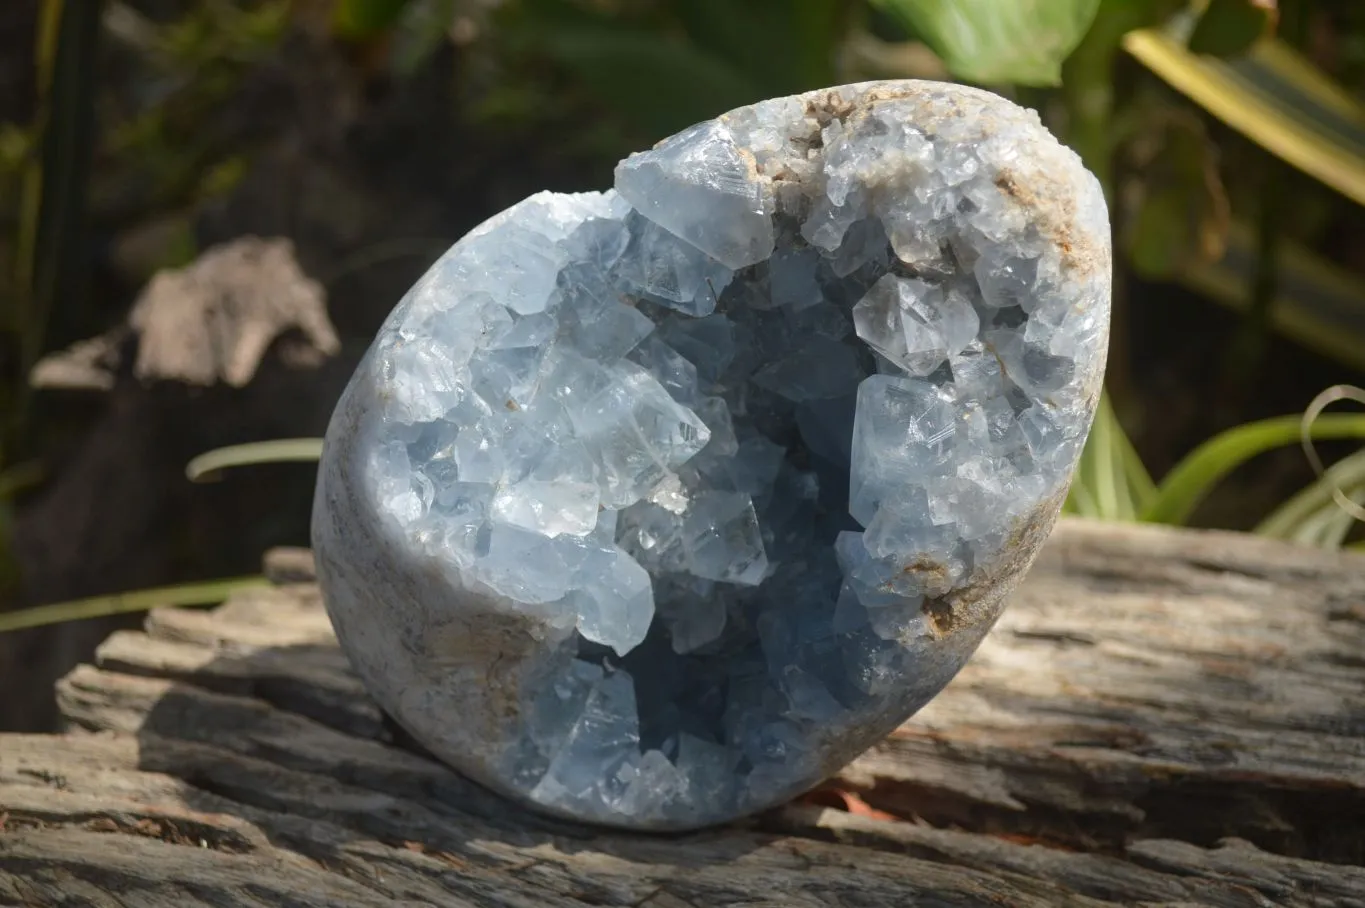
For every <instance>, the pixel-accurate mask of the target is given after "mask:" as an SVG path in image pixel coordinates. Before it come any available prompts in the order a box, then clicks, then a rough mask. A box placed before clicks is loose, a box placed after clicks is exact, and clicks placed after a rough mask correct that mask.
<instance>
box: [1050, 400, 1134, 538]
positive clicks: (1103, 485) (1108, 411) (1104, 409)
mask: <svg viewBox="0 0 1365 908" xmlns="http://www.w3.org/2000/svg"><path fill="white" fill-rule="evenodd" d="M1134 483H1136V486H1135V484H1134ZM1150 485H1151V478H1150V477H1149V476H1147V471H1146V469H1145V468H1144V467H1143V466H1142V463H1141V461H1140V460H1138V457H1137V452H1136V451H1134V450H1133V448H1132V444H1131V443H1130V442H1129V441H1128V438H1127V436H1126V435H1125V434H1124V431H1123V427H1122V426H1121V425H1119V421H1118V417H1117V416H1116V415H1115V413H1114V409H1113V407H1112V405H1111V404H1110V402H1109V397H1108V395H1102V396H1101V397H1100V402H1099V406H1098V407H1097V408H1096V410H1095V421H1094V424H1093V425H1092V426H1091V427H1090V436H1089V438H1087V439H1086V442H1085V448H1084V449H1083V450H1082V451H1081V458H1080V463H1079V465H1078V466H1077V474H1076V480H1075V482H1074V483H1073V484H1072V492H1071V494H1070V495H1068V501H1069V502H1072V503H1073V505H1074V507H1075V508H1076V513H1078V514H1080V515H1081V516H1084V517H1094V518H1098V519H1100V520H1133V519H1135V518H1136V517H1137V514H1138V511H1139V509H1140V502H1139V497H1138V496H1143V497H1147V496H1149V495H1150V494H1151V493H1150V489H1149V487H1150Z"/></svg>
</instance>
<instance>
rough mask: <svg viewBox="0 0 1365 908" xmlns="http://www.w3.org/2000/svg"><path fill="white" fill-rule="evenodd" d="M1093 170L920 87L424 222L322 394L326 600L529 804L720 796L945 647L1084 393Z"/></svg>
mask: <svg viewBox="0 0 1365 908" xmlns="http://www.w3.org/2000/svg"><path fill="white" fill-rule="evenodd" d="M1109 281H1110V246H1109V226H1108V217H1107V211H1106V207H1105V203H1104V199H1103V196H1102V194H1101V191H1100V187H1099V185H1098V184H1097V183H1096V181H1095V179H1094V178H1093V177H1092V176H1091V175H1090V174H1089V173H1088V172H1087V171H1086V170H1085V169H1084V168H1083V167H1082V165H1081V163H1080V161H1079V160H1078V159H1077V157H1076V156H1075V155H1074V154H1073V153H1072V152H1070V151H1069V150H1067V149H1066V148H1064V147H1063V146H1061V145H1060V144H1058V143H1057V142H1056V141H1055V140H1054V139H1053V138H1052V136H1051V135H1050V134H1049V133H1048V132H1047V131H1046V130H1045V129H1044V128H1043V127H1042V126H1041V125H1040V123H1039V121H1038V119H1037V117H1036V115H1035V114H1034V113H1033V112H1031V111H1026V110H1023V109H1021V108H1019V107H1016V106H1015V105H1013V104H1011V103H1010V102H1008V101H1005V100H1004V99H1002V98H999V97H997V96H995V95H992V94H990V93H988V92H983V91H979V90H975V89H971V88H965V87H961V86H955V85H947V84H940V83H933V82H911V81H904V82H876V83H865V84H860V85H850V86H842V87H838V88H833V89H829V90H823V91H818V92H812V93H809V94H806V95H802V96H799V97H793V98H779V99H775V100H771V101H765V102H762V103H760V104H755V105H753V106H751V107H746V108H741V109H739V110H736V111H732V112H730V113H728V114H725V115H723V116H721V117H719V118H717V119H715V120H712V121H708V122H705V123H700V124H698V125H696V126H693V127H690V128H688V129H686V130H683V131H682V132H680V133H678V134H677V135H675V136H673V137H671V138H669V139H666V140H664V141H663V142H661V143H660V144H658V145H657V146H655V147H654V148H653V149H652V150H650V151H647V152H644V153H642V154H636V155H632V156H631V157H629V158H627V159H626V160H625V161H622V162H621V164H620V165H619V166H618V168H617V170H616V187H615V189H614V190H609V191H607V192H604V193H584V194H579V195H556V194H550V193H541V194H538V195H534V196H532V197H530V198H528V199H526V200H525V201H523V202H521V203H520V204H517V205H514V206H513V207H511V208H509V209H507V210H506V211H504V212H502V213H501V214H499V215H497V216H495V217H493V218H492V219H490V220H489V221H487V222H486V223H484V224H483V225H482V226H480V227H478V228H477V229H475V230H474V231H472V232H471V233H470V234H469V235H468V236H466V237H465V238H464V239H462V240H461V241H460V242H458V243H456V244H455V246H453V247H452V248H451V249H450V251H449V252H447V253H446V254H445V255H444V256H443V257H442V258H441V259H440V261H438V262H437V263H436V264H435V265H433V266H432V268H431V269H430V271H429V272H428V273H427V274H426V275H425V276H424V277H423V278H422V279H421V280H420V281H419V282H418V283H417V285H416V286H414V287H413V288H412V290H411V291H410V292H409V293H408V294H407V295H406V296H405V297H404V298H403V300H402V301H401V302H400V303H399V304H398V306H397V308H395V309H394V311H393V314H392V315H391V316H390V317H389V319H388V321H387V323H386V324H385V326H384V328H383V330H382V331H381V332H380V334H379V336H378V338H377V339H376V340H375V342H374V345H373V346H372V347H371V349H370V351H369V353H368V354H367V356H366V358H365V360H364V362H363V363H362V364H361V366H360V367H359V369H358V370H357V372H356V374H355V377H354V378H353V380H352V381H351V384H350V386H349V387H348V389H347V391H346V393H345V395H344V397H343V398H342V400H341V402H340V404H339V405H338V407H337V409H336V413H335V415H334V417H333V420H332V424H331V427H330V429H329V431H328V433H327V440H326V445H325V450H324V454H323V460H322V465H321V471H320V475H319V480H318V491H317V499H316V505H315V512H314V525H313V537H314V545H315V548H316V552H317V556H318V569H319V573H320V577H321V581H322V585H323V591H324V594H325V599H326V603H327V608H328V610H329V613H330V614H331V617H332V621H333V623H334V625H335V627H336V631H337V635H338V637H339V638H340V640H341V643H342V645H343V647H344V648H345V651H346V652H347V653H348V655H349V656H350V658H351V660H352V662H353V663H354V665H355V667H356V669H357V671H358V672H359V674H360V676H361V677H362V679H363V680H364V682H365V683H366V685H367V686H368V688H369V690H370V691H371V692H372V694H373V695H374V697H375V698H376V699H377V700H378V702H379V703H380V704H381V705H382V706H383V707H384V708H385V709H386V710H387V711H388V712H389V713H390V714H391V715H393V716H394V717H395V718H396V719H397V720H398V721H399V722H400V723H402V724H403V725H404V726H405V727H406V728H407V729H408V730H409V731H410V732H411V733H412V734H413V735H414V736H415V737H416V738H417V739H418V740H420V741H421V742H422V743H423V744H424V745H425V746H426V747H427V748H429V749H430V750H431V751H432V752H433V753H435V754H436V755H438V756H439V757H441V758H442V759H444V760H446V761H447V762H449V763H450V764H451V765H452V766H453V767H455V768H457V769H459V770H461V771H462V772H464V773H466V774H467V775H469V776H470V777H472V778H474V779H476V780H478V781H480V782H482V783H484V784H485V785H487V786H489V787H491V788H493V789H495V790H497V791H500V792H502V793H504V794H505V795H508V796H510V797H512V798H515V799H517V800H519V801H522V802H524V803H526V804H529V805H531V806H534V807H536V808H538V809H541V810H545V811H548V812H551V813H555V814H558V815H561V816H566V817H572V818H577V819H581V820H586V821H590V822H595V823H602V824H609V825H615V826H623V827H635V828H647V829H681V828H691V827H697V826H702V825H706V824H711V823H717V822H723V821H725V820H728V819H731V818H733V817H736V816H739V815H743V814H745V813H749V812H753V811H756V810H760V809H762V808H765V807H768V806H771V805H773V804H776V803H778V802H780V801H782V800H783V799H786V798H789V797H791V796H793V795H795V794H797V793H799V792H801V791H802V790H804V789H807V788H809V787H811V786H812V785H814V784H816V783H817V782H819V781H820V780H821V779H822V778H824V777H825V776H827V775H829V774H830V773H832V772H834V771H836V770H837V769H838V768H839V767H840V766H841V765H842V764H844V763H845V762H847V761H848V760H850V759H851V758H852V757H854V756H855V755H856V754H858V753H859V752H860V751H862V750H863V749H865V748H866V747H868V746H869V745H871V744H872V743H874V742H875V741H877V740H878V739H879V738H881V737H883V736H884V735H886V734H887V733H889V732H890V731H891V730H892V729H893V728H894V727H895V726H896V725H898V724H899V723H900V722H902V721H903V720H904V719H906V718H907V717H908V716H909V715H910V714H912V713H913V712H914V711H915V710H917V709H918V708H919V707H921V706H922V705H924V704H925V703H926V702H927V701H928V700H929V699H930V698H931V697H933V696H934V694H936V693H937V692H938V691H939V690H940V689H941V688H942V687H943V686H944V685H945V684H946V683H947V682H948V681H949V680H950V679H951V678H952V677H953V675H954V674H955V673H956V672H957V671H958V669H959V668H960V667H961V665H962V664H963V662H964V661H965V660H966V659H967V657H968V656H969V655H970V654H971V653H972V651H973V650H974V649H975V647H976V646H977V644H978V643H979V641H980V640H981V637H982V636H983V635H984V634H985V632H986V631H987V629H988V628H989V627H990V625H991V624H992V622H993V621H994V620H995V618H996V616H997V615H998V614H999V612H1000V609H1001V608H1002V605H1003V603H1004V600H1005V597H1006V596H1007V595H1008V593H1009V591H1010V590H1011V589H1012V588H1013V587H1014V585H1015V583H1016V582H1017V581H1018V580H1019V578H1020V577H1021V575H1022V574H1023V573H1024V571H1025V570H1026V569H1027V567H1028V565H1029V563H1030V562H1031V560H1032V558H1033V555H1034V554H1035V552H1036V550H1037V549H1038V547H1039V545H1040V544H1041V542H1042V541H1043V539H1044V538H1045V537H1046V536H1047V534H1048V532H1049V530H1050V528H1051V526H1052V523H1053V521H1054V519H1055V518H1056V515H1057V513H1058V510H1059V508H1060V506H1061V502H1062V499H1063V497H1064V495H1065V492H1066V488H1067V485H1068V482H1069V479H1070V476H1071V472H1072V470H1073V468H1074V466H1075V462H1076V458H1077V455H1078V454H1079V452H1080V449H1081V446H1082V443H1083V441H1084V439H1085V435H1086V432H1087V431H1088V429H1089V426H1090V421H1091V418H1092V415H1093V411H1094V406H1095V402H1096V399H1097V397H1098V394H1099V388H1100V381H1101V374H1102V371H1103V364H1104V354H1105V346H1106V337H1107V329H1108V317H1109Z"/></svg>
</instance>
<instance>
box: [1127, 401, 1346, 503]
mask: <svg viewBox="0 0 1365 908" xmlns="http://www.w3.org/2000/svg"><path fill="white" fill-rule="evenodd" d="M1302 423H1303V418H1302V417H1300V416H1276V417H1272V418H1270V419H1262V420H1258V421H1257V422H1251V423H1247V424H1246V425H1242V426H1237V427H1236V428H1233V429H1228V430H1227V431H1226V432H1222V433H1219V434H1218V435H1215V436H1214V437H1213V438H1210V439H1209V440H1208V441H1206V442H1204V443H1203V444H1201V445H1200V446H1199V447H1197V448H1195V449H1194V450H1193V451H1191V452H1190V453H1189V454H1187V455H1186V456H1185V457H1184V458H1183V459H1182V460H1181V461H1180V462H1179V463H1177V464H1176V465H1175V466H1174V467H1173V468H1172V469H1171V471H1170V472H1169V473H1168V474H1166V477H1165V478H1164V479H1163V480H1162V481H1161V483H1160V484H1159V485H1158V486H1157V490H1156V496H1155V497H1154V498H1153V499H1152V503H1151V504H1150V505H1148V506H1147V507H1146V508H1144V509H1143V511H1142V513H1141V515H1140V517H1139V519H1141V520H1143V521H1147V522H1150V523H1165V524H1182V523H1184V522H1185V521H1186V520H1188V519H1189V516H1190V514H1192V513H1194V509H1195V508H1196V507H1198V506H1199V503H1200V502H1202V501H1203V500H1204V497H1205V496H1206V495H1208V493H1209V491H1210V490H1211V489H1212V488H1213V486H1214V485H1215V484H1216V483H1217V482H1218V481H1219V480H1221V479H1222V478H1223V477H1224V476H1226V475H1227V474H1229V473H1231V472H1232V471H1233V470H1235V469H1236V468H1237V467H1239V466H1241V465H1242V464H1244V463H1246V462H1247V461H1248V460H1250V459H1251V458H1253V457H1255V456H1256V455H1258V454H1264V453H1265V452H1266V451H1270V450H1273V449H1275V448H1281V447H1284V446H1285V445H1292V444H1294V443H1295V442H1297V441H1299V438H1300V431H1301V429H1302ZM1311 435H1312V438H1313V439H1314V440H1315V441H1329V440H1332V439H1342V438H1365V415H1356V414H1338V415H1333V416H1323V417H1320V418H1319V419H1318V420H1317V421H1316V422H1315V423H1314V424H1313V426H1312V430H1311Z"/></svg>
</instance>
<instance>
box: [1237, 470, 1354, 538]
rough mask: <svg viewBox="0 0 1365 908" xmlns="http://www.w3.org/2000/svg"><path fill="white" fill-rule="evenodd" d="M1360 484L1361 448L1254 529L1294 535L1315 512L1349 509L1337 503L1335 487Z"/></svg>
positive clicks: (1264, 533)
mask: <svg viewBox="0 0 1365 908" xmlns="http://www.w3.org/2000/svg"><path fill="white" fill-rule="evenodd" d="M1358 487H1365V451H1357V452H1356V453H1355V454H1352V455H1350V456H1349V457H1346V458H1343V459H1342V460H1340V461H1338V462H1337V463H1335V464H1333V465H1332V467H1331V468H1330V469H1329V470H1328V471H1327V473H1326V474H1325V475H1324V476H1323V477H1322V478H1321V479H1319V480H1317V481H1316V482H1314V483H1312V484H1310V485H1308V486H1307V487H1305V488H1304V489H1303V490H1302V491H1300V492H1299V493H1298V494H1296V495H1295V496H1294V497H1293V498H1290V499H1289V500H1288V501H1286V502H1285V503H1284V504H1282V505H1280V506H1279V507H1278V508H1276V509H1275V510H1274V511H1273V512H1271V513H1270V515H1269V516H1267V517H1266V518H1265V519H1264V520H1262V521H1261V522H1260V523H1259V524H1257V525H1256V529H1255V530H1254V532H1256V533H1258V534H1260V535H1262V536H1270V537H1272V538H1274V539H1292V538H1293V537H1294V533H1295V531H1296V530H1297V528H1298V527H1299V526H1301V525H1302V524H1303V523H1304V522H1305V521H1307V520H1309V519H1310V518H1311V517H1312V516H1313V515H1314V514H1315V513H1318V512H1320V511H1323V510H1325V509H1328V508H1330V509H1331V510H1333V511H1336V512H1337V513H1340V514H1345V513H1346V512H1345V511H1342V510H1341V509H1340V508H1338V507H1336V505H1335V504H1334V502H1333V500H1332V491H1333V489H1337V488H1341V489H1345V490H1348V492H1349V491H1350V490H1354V489H1357V488H1358ZM1346 516H1347V517H1349V516H1350V515H1349V514H1346ZM1348 526H1349V523H1348Z"/></svg>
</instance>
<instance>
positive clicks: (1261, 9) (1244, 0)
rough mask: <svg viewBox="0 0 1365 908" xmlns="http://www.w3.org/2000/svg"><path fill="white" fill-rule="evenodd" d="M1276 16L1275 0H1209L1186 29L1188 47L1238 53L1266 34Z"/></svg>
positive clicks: (1216, 53)
mask: <svg viewBox="0 0 1365 908" xmlns="http://www.w3.org/2000/svg"><path fill="white" fill-rule="evenodd" d="M1277 19H1278V10H1277V9H1276V7H1275V0H1209V5H1208V7H1207V8H1206V9H1205V10H1204V12H1203V13H1202V14H1201V15H1200V16H1199V21H1198V22H1196V23H1195V25H1194V31H1192V32H1191V33H1190V40H1189V48H1190V51H1191V52H1193V53H1196V54H1212V55H1213V56H1215V57H1236V56H1239V55H1241V54H1244V53H1246V52H1247V51H1249V50H1250V49H1251V47H1252V45H1254V44H1255V43H1256V42H1257V41H1259V40H1261V39H1262V38H1264V37H1265V36H1266V35H1268V34H1270V33H1271V31H1273V30H1274V28H1275V23H1276V21H1277Z"/></svg>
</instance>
